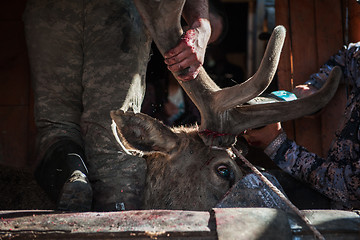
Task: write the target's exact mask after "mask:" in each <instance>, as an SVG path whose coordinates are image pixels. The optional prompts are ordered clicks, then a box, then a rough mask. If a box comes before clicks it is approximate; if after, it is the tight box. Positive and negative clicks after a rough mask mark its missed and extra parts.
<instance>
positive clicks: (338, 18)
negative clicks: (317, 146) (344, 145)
mask: <svg viewBox="0 0 360 240" xmlns="http://www.w3.org/2000/svg"><path fill="white" fill-rule="evenodd" d="M315 12H316V14H315V17H316V19H315V21H316V39H317V55H318V60H317V66H318V68H320V67H321V66H322V65H323V64H324V63H325V62H326V61H327V60H328V59H329V57H330V56H332V55H334V54H336V53H337V52H338V51H339V50H340V49H341V48H342V46H343V44H344V42H343V26H342V8H341V0H317V1H315ZM330 22H331V24H329V23H330ZM317 72H318V71H317ZM345 105H346V92H345V87H344V86H341V87H340V88H339V90H338V92H337V94H336V95H335V97H334V98H333V99H332V100H331V101H330V102H329V104H328V105H327V106H326V107H325V108H324V109H323V111H322V113H321V116H320V117H321V141H322V142H321V144H322V147H321V148H322V151H321V156H323V157H326V155H327V152H328V150H329V147H330V144H331V142H332V141H333V139H334V138H335V131H336V130H337V128H338V126H339V124H340V121H341V117H340V116H342V114H343V112H344V109H345Z"/></svg>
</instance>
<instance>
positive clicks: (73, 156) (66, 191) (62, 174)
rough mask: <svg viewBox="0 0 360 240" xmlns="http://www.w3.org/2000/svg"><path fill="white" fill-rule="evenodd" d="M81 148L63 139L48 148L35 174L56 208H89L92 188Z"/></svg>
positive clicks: (85, 209)
mask: <svg viewBox="0 0 360 240" xmlns="http://www.w3.org/2000/svg"><path fill="white" fill-rule="evenodd" d="M83 159H85V154H84V150H83V149H82V148H81V147H80V146H78V145H77V144H76V143H74V142H73V141H71V140H62V141H59V142H58V143H56V144H54V145H53V146H52V147H50V149H48V151H47V153H46V154H45V157H44V159H43V161H42V162H41V164H40V165H39V167H38V168H37V170H36V171H35V177H36V180H37V181H38V183H39V185H40V186H41V187H43V188H44V190H45V191H46V193H47V194H48V195H49V196H50V198H51V199H52V200H53V201H55V202H56V203H57V208H58V210H63V211H89V210H91V205H92V188H91V185H90V183H89V180H88V178H87V176H86V174H87V173H88V170H87V168H86V166H85V163H84V161H83Z"/></svg>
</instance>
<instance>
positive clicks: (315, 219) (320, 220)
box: [290, 210, 360, 240]
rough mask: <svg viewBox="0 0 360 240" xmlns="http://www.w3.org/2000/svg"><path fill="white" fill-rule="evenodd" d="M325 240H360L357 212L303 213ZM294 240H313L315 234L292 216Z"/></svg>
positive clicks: (328, 211) (359, 224) (318, 211)
mask: <svg viewBox="0 0 360 240" xmlns="http://www.w3.org/2000/svg"><path fill="white" fill-rule="evenodd" d="M301 212H302V213H303V214H304V215H305V216H306V217H307V218H308V219H309V221H310V222H311V224H312V225H313V226H315V227H316V228H317V229H318V230H319V231H320V232H321V233H322V234H323V236H324V237H325V239H328V240H329V239H336V240H338V239H359V234H360V217H359V215H358V214H357V213H356V212H352V211H342V210H302V211H301ZM290 219H292V220H291V221H290V222H291V223H292V224H291V229H292V231H293V233H294V236H293V238H294V239H312V238H309V237H311V236H312V235H313V234H312V232H311V231H310V229H309V228H308V227H307V226H306V225H305V223H304V222H303V221H301V220H300V219H299V217H295V216H290Z"/></svg>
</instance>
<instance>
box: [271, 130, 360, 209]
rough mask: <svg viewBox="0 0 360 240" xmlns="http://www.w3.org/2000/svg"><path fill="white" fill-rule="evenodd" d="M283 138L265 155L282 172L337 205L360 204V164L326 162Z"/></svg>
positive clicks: (326, 160)
mask: <svg viewBox="0 0 360 240" xmlns="http://www.w3.org/2000/svg"><path fill="white" fill-rule="evenodd" d="M279 139H280V142H278V143H277V146H275V148H273V149H272V150H271V151H270V150H269V147H268V148H267V149H266V151H265V153H267V154H268V155H269V157H270V158H271V159H272V160H273V161H274V162H275V163H276V164H277V165H278V166H279V167H280V168H281V169H282V170H284V171H285V172H287V173H289V174H290V175H292V176H294V177H295V178H297V179H299V180H301V181H304V182H306V183H309V184H310V185H311V186H312V187H313V188H314V189H315V190H317V191H318V192H320V193H322V194H324V195H325V196H327V197H329V198H330V199H332V200H334V201H335V202H341V203H342V205H343V206H349V205H348V204H349V200H350V201H351V202H352V203H353V202H356V205H358V204H359V203H360V192H359V183H360V175H359V173H358V171H359V170H356V169H359V168H358V167H357V166H356V162H353V163H351V162H350V161H349V162H348V163H346V160H342V159H340V160H338V161H332V160H331V159H324V158H321V157H319V156H317V155H316V154H314V153H311V152H309V151H308V150H307V149H306V148H304V147H302V146H299V145H297V144H296V143H295V142H294V141H292V140H289V139H288V138H286V137H285V138H284V136H282V137H280V138H279ZM279 139H278V140H279Z"/></svg>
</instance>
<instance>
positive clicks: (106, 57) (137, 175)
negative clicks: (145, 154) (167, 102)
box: [82, 0, 151, 211]
mask: <svg viewBox="0 0 360 240" xmlns="http://www.w3.org/2000/svg"><path fill="white" fill-rule="evenodd" d="M86 2H87V7H86V9H87V10H86V13H87V14H86V16H85V19H86V20H85V30H86V31H85V45H84V52H85V58H84V75H83V86H84V94H83V104H84V112H83V115H82V130H83V135H84V139H85V144H86V154H87V158H88V163H89V172H90V173H89V178H90V181H91V183H92V186H93V189H94V209H95V210H101V211H105V210H124V209H126V210H129V209H139V208H141V204H142V201H141V200H142V199H141V196H142V189H143V187H144V183H145V174H146V162H145V160H144V159H142V158H139V157H134V156H129V155H126V154H125V153H124V152H123V151H122V149H121V148H120V146H119V145H118V144H117V143H116V141H115V138H114V136H113V133H112V131H111V118H110V111H111V110H116V109H118V108H121V107H123V109H124V110H127V109H128V108H130V109H133V110H135V111H140V107H141V103H142V100H143V96H144V91H145V78H144V77H145V73H146V65H147V62H148V59H149V52H150V43H151V41H150V38H149V36H148V34H147V33H146V31H145V29H144V26H143V24H142V21H141V18H140V16H139V14H138V13H137V11H136V9H135V7H134V5H133V2H132V1H130V0H126V1H114V0H96V1H86Z"/></svg>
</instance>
